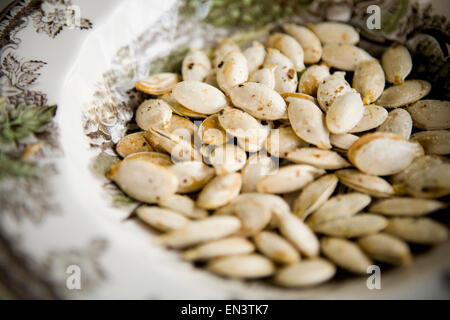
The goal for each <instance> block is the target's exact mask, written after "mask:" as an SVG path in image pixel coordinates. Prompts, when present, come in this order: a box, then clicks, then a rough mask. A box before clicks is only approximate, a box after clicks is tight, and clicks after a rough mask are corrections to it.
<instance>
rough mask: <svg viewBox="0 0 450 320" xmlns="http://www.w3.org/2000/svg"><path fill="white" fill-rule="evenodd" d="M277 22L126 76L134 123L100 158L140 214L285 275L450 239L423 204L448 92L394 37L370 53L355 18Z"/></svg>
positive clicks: (216, 260) (217, 261) (201, 250)
mask: <svg viewBox="0 0 450 320" xmlns="http://www.w3.org/2000/svg"><path fill="white" fill-rule="evenodd" d="M282 27H283V30H284V32H285V33H279V32H276V33H273V34H270V35H269V36H268V37H267V40H266V41H265V46H264V45H263V44H261V43H260V42H257V41H255V42H253V43H252V45H251V46H250V47H248V48H246V49H245V50H243V51H242V50H241V48H240V47H239V46H238V45H236V44H235V43H234V42H233V41H232V40H230V39H223V40H221V41H220V42H219V43H218V45H217V47H216V48H215V51H214V55H213V57H212V58H210V57H209V56H208V55H207V54H206V53H205V52H204V51H202V50H199V49H192V50H191V51H190V52H189V53H188V54H187V55H186V57H185V59H184V61H183V65H182V70H181V75H180V74H175V73H160V74H156V75H152V76H150V77H148V78H147V79H144V80H142V81H139V82H138V83H137V85H136V87H137V89H138V90H139V91H142V92H144V93H146V94H148V95H149V97H148V98H149V99H148V100H146V101H144V102H143V103H142V104H141V105H140V106H139V107H138V109H137V110H136V123H137V125H138V126H139V128H140V129H142V131H140V132H136V133H132V134H129V135H127V136H125V137H124V138H123V139H122V140H121V141H120V142H119V143H118V144H117V146H116V151H117V153H118V154H119V155H120V156H121V157H123V160H122V161H121V162H119V163H117V164H116V165H114V166H113V168H112V169H111V170H110V172H109V173H108V174H107V176H108V178H110V179H111V180H113V181H114V182H115V183H116V184H117V185H118V186H119V187H120V188H121V189H122V190H123V192H125V193H126V194H127V195H129V196H130V197H132V198H134V199H136V200H138V201H140V202H142V205H141V206H140V207H139V208H138V209H137V210H136V213H137V216H138V217H139V218H140V219H141V220H142V221H144V222H145V223H148V224H149V225H150V226H152V227H153V228H155V229H157V230H159V231H161V232H162V233H164V234H162V235H161V236H159V237H158V240H157V241H158V243H159V244H161V245H163V246H166V247H168V248H173V249H177V250H180V255H181V257H182V259H185V260H187V261H192V262H196V263H197V262H199V263H200V265H202V266H204V267H206V268H207V269H208V270H209V271H210V272H213V273H216V274H219V275H222V276H225V277H230V278H239V279H257V278H268V279H270V281H271V282H273V283H275V284H278V285H281V286H286V287H308V286H314V285H317V284H319V283H322V282H325V281H328V280H330V279H332V278H333V276H334V275H335V273H336V270H337V267H338V268H340V269H342V270H345V271H347V272H349V273H353V274H356V275H364V274H366V272H367V269H368V267H369V266H371V265H373V264H377V263H383V264H392V265H405V264H408V263H410V261H411V259H412V255H411V251H410V245H409V244H419V245H426V246H432V245H437V244H439V243H442V242H444V241H446V239H447V237H448V230H447V227H446V226H445V225H444V224H442V223H440V222H437V221H436V220H434V219H431V218H429V217H427V215H428V214H430V213H433V212H435V211H439V210H441V211H442V209H444V208H445V207H446V202H445V200H444V199H443V198H444V197H446V196H448V195H449V194H450V162H449V160H448V159H447V158H446V157H445V155H447V154H449V152H450V143H449V141H450V132H449V131H448V129H449V128H450V103H449V102H448V101H439V100H425V99H423V98H425V97H426V96H427V94H428V93H429V92H430V90H431V85H430V83H428V82H427V81H423V80H419V79H407V78H408V75H409V73H410V72H411V69H412V59H411V56H410V53H409V52H408V49H407V48H405V47H404V46H402V45H400V44H395V45H392V46H391V47H390V48H388V49H387V50H386V51H385V52H384V53H383V55H382V57H381V61H379V60H377V59H375V58H374V57H372V56H371V55H370V54H369V53H368V52H366V51H365V50H363V49H362V48H360V47H358V46H357V44H358V42H359V40H360V37H359V34H358V32H357V31H356V30H355V28H353V27H352V26H350V25H346V24H342V23H335V22H322V23H317V24H311V25H307V26H306V27H305V26H300V25H295V24H285V25H283V26H282ZM350 82H351V83H350ZM412 132H414V134H411V133H412Z"/></svg>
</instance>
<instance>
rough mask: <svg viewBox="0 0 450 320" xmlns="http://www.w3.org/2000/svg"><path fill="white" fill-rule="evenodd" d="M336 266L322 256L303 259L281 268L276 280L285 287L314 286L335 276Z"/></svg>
mask: <svg viewBox="0 0 450 320" xmlns="http://www.w3.org/2000/svg"><path fill="white" fill-rule="evenodd" d="M335 273H336V267H335V266H334V265H333V264H331V263H330V262H328V261H326V260H325V259H322V258H315V259H308V260H303V261H300V262H298V263H295V264H292V265H289V266H286V267H284V268H282V269H280V270H279V271H278V272H277V274H276V275H275V278H274V281H275V283H276V284H279V285H281V286H284V287H299V288H303V287H312V286H316V285H318V284H320V283H323V282H326V281H328V280H330V279H331V278H333V277H334V275H335Z"/></svg>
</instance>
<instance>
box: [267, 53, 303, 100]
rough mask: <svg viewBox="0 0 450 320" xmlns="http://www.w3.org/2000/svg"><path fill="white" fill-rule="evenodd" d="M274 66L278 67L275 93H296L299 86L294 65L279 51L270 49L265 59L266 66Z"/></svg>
mask: <svg viewBox="0 0 450 320" xmlns="http://www.w3.org/2000/svg"><path fill="white" fill-rule="evenodd" d="M273 65H276V66H277V68H276V69H275V71H274V72H275V91H277V92H279V93H283V92H295V91H296V90H297V85H298V76H297V72H296V71H295V67H294V64H293V63H292V61H291V60H290V59H289V58H288V57H286V56H285V55H284V54H282V53H281V52H280V51H278V50H277V49H271V48H269V49H268V50H267V55H266V58H265V59H264V66H265V67H268V66H273Z"/></svg>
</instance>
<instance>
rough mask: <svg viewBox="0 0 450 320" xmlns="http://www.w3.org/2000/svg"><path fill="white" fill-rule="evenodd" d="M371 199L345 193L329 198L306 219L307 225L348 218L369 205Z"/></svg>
mask: <svg viewBox="0 0 450 320" xmlns="http://www.w3.org/2000/svg"><path fill="white" fill-rule="evenodd" d="M370 201H371V198H370V197H369V196H368V195H366V194H362V193H357V192H353V193H346V194H340V195H337V196H335V197H332V198H330V199H329V200H328V201H327V202H325V203H324V204H323V205H322V206H320V208H319V209H317V211H315V212H314V213H313V214H312V215H311V216H310V217H309V219H308V224H309V225H310V226H311V225H319V224H321V223H324V222H327V221H331V220H336V219H342V218H350V217H352V216H354V215H355V214H357V213H358V212H360V211H361V210H362V209H364V208H365V207H366V206H367V205H369V203H370Z"/></svg>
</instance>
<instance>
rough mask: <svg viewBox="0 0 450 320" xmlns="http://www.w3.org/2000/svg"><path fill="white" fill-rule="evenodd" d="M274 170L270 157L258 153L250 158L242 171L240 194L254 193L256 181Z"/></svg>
mask: <svg viewBox="0 0 450 320" xmlns="http://www.w3.org/2000/svg"><path fill="white" fill-rule="evenodd" d="M274 169H275V163H274V162H273V161H272V159H271V158H270V157H268V156H266V155H263V154H258V153H256V154H254V155H252V156H250V157H249V158H248V160H247V163H246V164H245V166H244V168H243V169H242V192H255V191H256V184H257V183H258V181H259V180H261V178H263V177H265V176H266V175H267V174H269V173H270V172H272V171H273V170H274Z"/></svg>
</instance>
